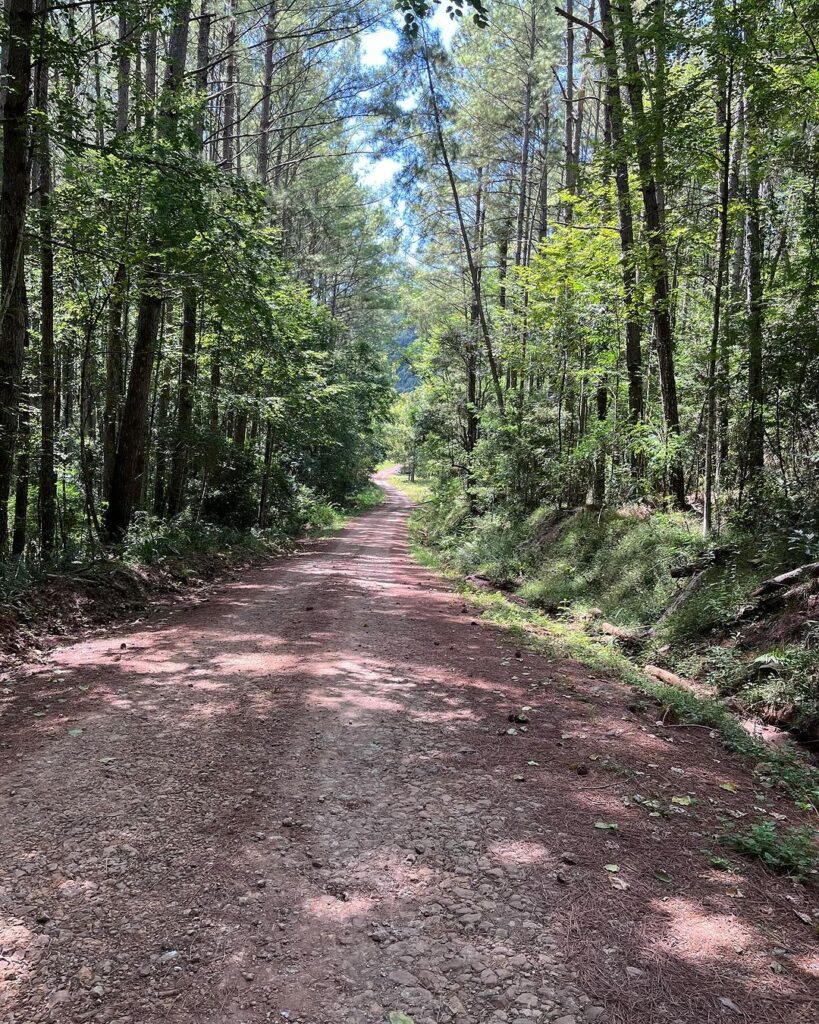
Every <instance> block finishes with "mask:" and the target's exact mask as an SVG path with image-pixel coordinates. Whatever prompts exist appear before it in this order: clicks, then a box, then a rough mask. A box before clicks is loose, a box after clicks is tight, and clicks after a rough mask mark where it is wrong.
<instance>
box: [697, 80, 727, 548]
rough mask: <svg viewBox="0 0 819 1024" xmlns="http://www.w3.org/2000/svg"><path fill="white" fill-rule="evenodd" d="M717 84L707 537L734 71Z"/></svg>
mask: <svg viewBox="0 0 819 1024" xmlns="http://www.w3.org/2000/svg"><path fill="white" fill-rule="evenodd" d="M718 75H719V78H718V82H717V89H718V95H717V133H718V138H719V144H720V165H719V166H720V177H719V190H718V206H717V216H718V229H717V251H716V268H715V271H714V303H713V311H712V317H711V345H710V349H709V353H708V393H707V398H706V408H707V412H706V430H705V481H704V483H705V495H704V504H703V518H702V532H703V535H704V536H706V537H707V536H708V535H709V534H710V533H711V531H712V529H713V505H714V461H715V457H716V434H717V356H718V353H719V337H720V315H721V313H722V289H723V280H724V278H725V262H726V255H727V252H728V196H729V192H728V189H729V181H730V176H731V113H732V108H733V87H734V68H733V64H730V65H729V68H728V75H727V78H726V75H725V72H724V70H723V69H722V68H720V70H719V72H718Z"/></svg>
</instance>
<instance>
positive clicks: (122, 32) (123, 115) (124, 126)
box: [117, 8, 131, 138]
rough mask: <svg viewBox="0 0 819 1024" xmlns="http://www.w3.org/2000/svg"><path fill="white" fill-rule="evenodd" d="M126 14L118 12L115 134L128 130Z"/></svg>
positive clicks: (128, 58) (129, 71)
mask: <svg viewBox="0 0 819 1024" xmlns="http://www.w3.org/2000/svg"><path fill="white" fill-rule="evenodd" d="M128 35H129V28H128V15H127V11H126V10H125V9H124V8H123V9H122V10H121V11H120V13H119V41H118V42H119V57H118V62H117V135H118V136H119V138H123V137H124V136H125V135H126V134H127V132H128V107H129V102H130V90H131V52H130V49H129V46H130V41H129V39H128Z"/></svg>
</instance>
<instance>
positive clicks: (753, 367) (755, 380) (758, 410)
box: [745, 95, 765, 480]
mask: <svg viewBox="0 0 819 1024" xmlns="http://www.w3.org/2000/svg"><path fill="white" fill-rule="evenodd" d="M745 109H746V115H747V118H748V157H747V160H748V204H747V224H748V406H749V409H748V464H747V465H748V477H749V479H750V480H754V478H755V477H757V476H758V475H759V473H760V472H761V471H762V467H763V465H764V461H765V455H764V445H765V433H764V419H763V417H764V410H765V390H764V384H763V377H762V330H763V301H764V295H763V283H762V252H763V248H762V203H761V174H760V169H759V156H758V145H759V126H758V122H757V116H756V109H755V105H754V101H753V98H752V97H751V95H748V96H747V97H746V104H745Z"/></svg>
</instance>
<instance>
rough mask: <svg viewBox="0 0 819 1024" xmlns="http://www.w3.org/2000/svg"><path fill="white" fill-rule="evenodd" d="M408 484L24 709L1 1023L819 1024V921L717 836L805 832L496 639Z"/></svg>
mask: <svg viewBox="0 0 819 1024" xmlns="http://www.w3.org/2000/svg"><path fill="white" fill-rule="evenodd" d="M383 477H384V475H383V474H382V481H383ZM385 488H386V490H387V500H386V501H385V503H384V504H383V505H382V506H381V507H380V508H378V509H376V510H375V511H373V512H371V513H369V514H368V515H365V516H362V517H361V518H359V519H357V520H355V521H354V522H352V523H351V524H350V525H349V526H348V527H347V528H346V529H345V530H344V531H343V532H342V533H341V534H339V535H338V536H337V537H335V538H332V539H327V540H323V541H319V542H316V543H312V544H310V545H308V546H307V547H306V548H305V549H303V550H302V551H301V552H300V553H299V554H298V555H296V556H293V557H289V558H284V559H279V560H277V561H276V562H275V563H273V564H270V565H269V566H267V567H265V568H261V569H256V570H252V571H250V572H248V573H247V574H246V576H245V577H244V578H242V579H241V580H240V581H238V582H235V583H233V584H229V585H225V586H222V587H221V588H219V589H218V590H217V591H215V592H214V593H213V595H212V597H211V599H210V600H208V601H206V602H200V603H198V604H196V605H195V606H190V607H186V608H179V609H177V610H176V611H174V612H173V613H172V614H171V616H170V618H169V619H168V620H166V621H164V622H155V623H154V624H153V625H152V626H147V627H145V626H141V627H139V628H138V631H137V632H134V631H130V632H129V631H127V630H121V631H119V632H115V633H113V634H112V635H111V636H109V637H107V638H105V639H93V640H89V641H85V642H81V643H77V644H75V645H73V646H68V647H63V648H61V649H58V650H56V651H55V652H54V653H53V654H52V656H51V658H50V660H49V661H48V663H47V664H46V665H45V666H44V667H43V666H42V665H41V666H37V667H33V668H31V669H30V670H29V671H28V672H25V673H21V675H20V677H19V678H18V679H16V680H14V681H12V685H7V686H5V688H4V692H3V693H0V698H2V701H3V703H2V714H0V1020H2V1021H3V1022H4V1024H33V1022H37V1021H53V1022H59V1024H78V1022H82V1021H95V1022H97V1021H98V1022H109V1024H154V1022H160V1021H168V1022H173V1024H206V1022H213V1021H218V1022H224V1024H240V1022H245V1024H257V1022H262V1021H278V1022H281V1021H290V1022H297V1021H298V1022H303V1024H331V1022H332V1024H370V1022H374V1024H375V1022H383V1024H386V1022H387V1021H388V1020H389V1015H390V1013H391V1012H393V1013H394V1012H398V1011H400V1012H401V1013H404V1014H406V1015H408V1016H409V1017H411V1018H412V1019H414V1021H415V1022H416V1024H445V1022H448V1021H453V1022H456V1024H470V1022H471V1024H486V1022H493V1024H501V1022H508V1024H529V1022H537V1021H552V1020H557V1021H559V1022H560V1024H575V1022H576V1024H582V1022H583V1021H590V1020H600V1021H602V1022H609V1021H619V1022H628V1024H649V1022H651V1024H657V1022H668V1024H675V1022H676V1024H695V1022H696V1024H703V1022H709V1021H717V1020H734V1019H735V1020H737V1021H752V1022H759V1024H762V1022H766V1024H774V1022H783V1024H784V1022H788V1024H797V1022H799V1024H807V1022H808V1021H812V1022H814V1024H815V1022H816V1020H817V1019H819V1009H818V1008H817V997H819V985H818V982H817V979H818V978H819V951H818V950H817V944H816V931H815V928H814V926H813V924H812V920H813V921H816V920H817V918H816V916H814V917H813V919H812V917H811V915H815V913H816V900H815V898H814V897H813V896H811V894H810V893H809V891H807V890H805V889H803V888H802V887H801V886H799V885H797V884H796V883H791V882H789V881H787V880H781V879H776V878H772V877H769V876H768V875H766V874H765V873H764V872H763V871H762V870H761V869H760V868H759V867H757V866H754V865H751V864H746V863H744V862H743V861H742V860H741V859H739V858H738V857H736V856H735V855H733V854H731V853H730V852H728V853H726V851H725V850H724V849H723V848H722V847H720V846H719V845H718V841H717V840H716V839H715V838H714V837H715V835H716V834H717V833H721V832H722V833H724V832H725V831H726V830H730V829H733V828H738V827H742V825H743V824H744V823H745V822H747V821H752V820H756V819H757V818H758V817H760V816H766V815H767V816H770V815H771V814H774V815H784V816H785V817H786V818H787V819H788V820H789V821H792V822H796V821H798V820H799V818H798V814H797V812H796V811H795V810H794V809H793V808H792V807H791V806H790V805H789V804H788V802H787V801H786V800H785V799H784V798H782V797H780V796H778V795H776V794H775V793H774V792H773V791H771V790H766V789H765V788H764V786H763V784H762V782H761V781H760V780H759V779H758V778H756V777H754V776H753V775H752V773H751V769H752V767H753V766H751V765H748V764H747V762H743V761H741V760H740V759H738V758H737V757H735V756H734V755H731V754H728V753H727V752H726V751H725V750H724V749H723V748H722V747H721V746H720V745H719V743H718V741H717V740H716V739H715V738H712V737H710V736H709V734H708V732H707V731H705V730H702V729H685V728H674V727H673V726H670V725H667V724H663V723H662V722H657V718H658V715H659V711H658V709H657V707H656V706H652V705H649V704H647V703H635V701H636V700H637V698H635V696H634V694H633V693H631V692H630V691H629V690H628V689H626V688H624V687H622V686H621V685H620V684H618V683H616V682H614V681H612V680H610V679H607V678H605V677H604V676H603V675H594V674H592V673H590V672H589V671H588V670H586V669H583V668H581V667H579V666H578V665H576V664H572V663H567V662H563V661H560V660H558V659H556V658H550V657H547V656H544V655H536V654H533V653H530V652H528V651H526V650H517V649H516V646H515V641H514V639H510V637H509V634H504V633H502V632H501V631H500V630H498V629H496V628H495V627H493V626H491V625H489V624H487V623H484V622H481V621H480V620H479V618H478V617H477V615H476V613H475V611H474V610H473V609H470V608H469V607H467V605H465V604H464V602H463V600H462V599H461V598H460V597H458V596H457V594H455V593H453V592H452V590H451V589H450V588H449V587H448V586H447V585H446V584H445V583H444V582H443V581H442V580H441V579H440V578H439V577H438V576H436V575H435V574H433V573H431V572H429V571H427V570H426V569H423V568H420V567H419V566H418V565H416V564H415V563H414V562H413V560H412V558H411V557H410V555H409V552H408V547H407V518H408V512H409V507H408V506H409V503H408V501H407V499H405V498H404V497H402V496H401V495H400V494H399V492H398V491H396V490H394V489H392V488H391V487H390V486H389V485H388V484H386V483H385ZM0 686H2V684H0ZM524 707H527V708H530V709H531V710H528V711H526V712H522V710H521V709H522V708H524ZM510 714H511V715H513V716H514V715H516V714H522V716H523V717H528V719H529V722H528V723H525V722H518V723H517V724H510V721H509V715H510ZM509 729H512V730H514V731H513V732H512V733H510V732H508V730H509ZM725 783H733V784H734V785H735V786H736V792H731V791H729V789H725V788H722V787H723V786H724V784H725ZM675 797H677V800H676V801H675V799H674V798H675ZM686 798H690V799H688V800H686ZM754 806H756V807H757V808H758V810H754ZM772 820H778V819H772ZM603 826H605V827H603ZM615 826H616V827H615ZM715 854H719V855H723V856H727V857H728V858H729V860H730V861H731V862H732V864H733V867H734V870H733V871H721V870H717V868H716V867H715V866H714V865H713V864H712V863H711V858H712V857H713V855H715ZM607 865H608V868H607V867H606V866H607ZM615 868H617V870H615ZM814 896H815V894H814ZM394 1019H396V1020H399V1021H404V1020H405V1018H403V1017H396V1018H394Z"/></svg>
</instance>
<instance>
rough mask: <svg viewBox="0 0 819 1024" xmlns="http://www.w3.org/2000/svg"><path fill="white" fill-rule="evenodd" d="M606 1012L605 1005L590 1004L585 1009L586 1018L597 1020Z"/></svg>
mask: <svg viewBox="0 0 819 1024" xmlns="http://www.w3.org/2000/svg"><path fill="white" fill-rule="evenodd" d="M605 1012H606V1008H605V1006H592V1005H589V1006H587V1007H586V1009H585V1010H584V1011H583V1019H584V1020H597V1018H598V1017H602V1016H603V1014H604V1013H605Z"/></svg>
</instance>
